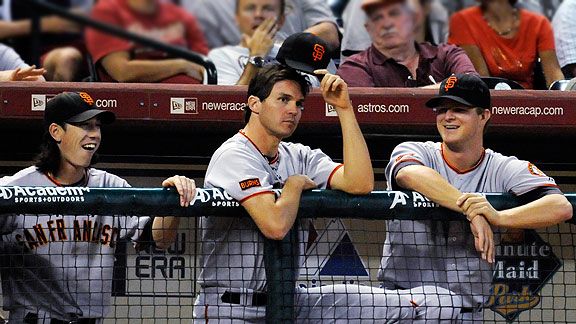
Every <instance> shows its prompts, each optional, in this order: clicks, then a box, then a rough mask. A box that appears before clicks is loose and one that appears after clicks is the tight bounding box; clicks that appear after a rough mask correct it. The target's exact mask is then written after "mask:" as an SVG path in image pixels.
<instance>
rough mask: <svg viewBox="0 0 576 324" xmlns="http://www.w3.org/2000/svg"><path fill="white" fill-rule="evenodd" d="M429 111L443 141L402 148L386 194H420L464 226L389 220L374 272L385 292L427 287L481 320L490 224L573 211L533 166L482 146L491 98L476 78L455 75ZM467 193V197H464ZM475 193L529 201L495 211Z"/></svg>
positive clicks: (517, 225)
mask: <svg viewBox="0 0 576 324" xmlns="http://www.w3.org/2000/svg"><path fill="white" fill-rule="evenodd" d="M426 105H427V106H428V107H430V108H433V109H434V111H435V112H436V127H437V128H438V132H439V133H440V136H441V137H442V142H441V143H435V142H424V143H423V142H405V143H402V144H400V145H398V146H397V147H396V148H395V149H394V151H393V152H392V156H391V157H390V163H389V164H388V166H387V167H386V175H387V179H388V188H389V189H394V190H398V189H408V190H414V191H418V192H420V193H422V194H424V195H425V196H426V197H428V198H429V199H430V200H432V201H434V202H436V203H438V204H440V205H441V206H443V207H446V208H449V209H451V210H454V211H457V212H461V213H463V214H465V215H466V218H465V217H463V218H462V220H461V221H404V220H402V221H401V220H391V221H389V222H388V226H387V228H386V229H387V235H386V241H385V243H384V252H383V258H382V262H381V269H380V272H379V279H380V280H382V281H383V282H384V284H385V286H388V287H400V288H411V287H415V286H420V285H426V284H431V283H434V284H438V285H439V286H441V287H444V288H448V289H449V290H451V291H453V292H455V293H457V294H459V295H461V296H462V299H463V302H464V308H463V311H462V313H463V314H462V317H463V319H471V320H481V319H482V308H481V306H482V303H483V302H484V298H485V296H487V295H488V293H489V289H490V282H491V280H492V270H491V266H490V264H491V263H493V262H494V255H495V250H494V240H493V233H492V230H491V228H490V225H489V224H488V223H490V224H492V225H493V226H496V227H503V228H514V229H522V228H539V227H545V226H550V225H553V224H557V223H559V222H562V221H565V220H567V219H569V218H570V217H572V207H571V205H570V203H569V202H568V200H567V199H566V198H565V197H564V196H563V195H562V192H561V191H560V190H559V189H558V187H557V186H556V183H555V182H554V179H552V178H551V177H548V176H546V175H545V174H544V173H543V172H542V171H540V170H539V169H538V168H536V166H534V165H533V164H532V163H530V162H528V161H522V160H518V159H517V158H516V157H508V156H504V155H502V154H500V153H496V152H494V151H492V150H490V149H486V148H484V146H483V134H484V130H485V128H486V125H487V123H488V121H489V120H490V116H491V112H490V107H491V106H490V92H489V90H488V87H487V86H486V85H485V84H484V82H483V81H482V80H481V79H480V78H478V77H477V76H474V75H469V74H459V75H453V76H450V77H449V78H447V79H446V80H444V81H443V82H442V83H441V85H440V90H439V95H438V96H436V97H434V98H432V99H430V100H429V101H428V102H427V103H426ZM466 192H472V193H466ZM477 192H503V193H511V194H514V195H516V196H519V197H521V198H522V199H523V200H524V201H526V202H527V203H526V204H525V205H523V206H520V207H517V208H512V209H508V210H501V211H496V210H494V208H493V207H492V206H491V205H490V203H489V202H488V201H487V200H486V198H485V197H483V196H481V195H479V194H475V193H477Z"/></svg>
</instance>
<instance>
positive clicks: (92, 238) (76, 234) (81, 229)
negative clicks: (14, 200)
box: [15, 219, 120, 250]
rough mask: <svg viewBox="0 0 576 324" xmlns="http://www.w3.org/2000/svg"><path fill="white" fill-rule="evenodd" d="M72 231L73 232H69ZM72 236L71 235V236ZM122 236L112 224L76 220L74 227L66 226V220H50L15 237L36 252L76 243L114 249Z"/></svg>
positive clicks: (21, 243) (26, 229)
mask: <svg viewBox="0 0 576 324" xmlns="http://www.w3.org/2000/svg"><path fill="white" fill-rule="evenodd" d="M69 230H71V231H72V232H71V233H70V232H68V231H69ZM70 234H71V235H70ZM118 235H120V230H119V229H118V228H117V227H113V226H112V225H110V224H106V223H101V222H98V221H92V220H74V221H73V223H72V225H70V224H69V223H68V224H66V221H65V220H64V219H54V220H52V219H51V220H49V221H47V222H46V223H42V224H36V225H34V226H32V228H25V229H24V230H23V231H22V233H18V234H16V235H15V239H16V241H17V242H18V244H20V245H22V246H24V247H26V248H28V249H30V250H35V249H37V248H39V247H42V246H44V245H47V244H49V243H52V242H62V241H70V240H72V241H75V242H89V243H96V244H102V245H106V246H109V247H110V248H114V247H115V246H116V241H117V240H118Z"/></svg>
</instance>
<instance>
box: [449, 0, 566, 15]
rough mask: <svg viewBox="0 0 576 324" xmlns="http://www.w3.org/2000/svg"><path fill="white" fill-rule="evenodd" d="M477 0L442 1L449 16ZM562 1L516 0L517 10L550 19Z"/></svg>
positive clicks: (472, 4)
mask: <svg viewBox="0 0 576 324" xmlns="http://www.w3.org/2000/svg"><path fill="white" fill-rule="evenodd" d="M477 2H478V0H442V3H443V4H444V6H445V7H446V9H448V12H449V14H453V13H454V12H456V11H460V10H462V9H464V8H468V7H471V6H474V5H476V4H477ZM561 2H562V0H518V3H517V6H518V8H522V9H526V10H530V11H532V12H535V13H539V14H541V15H544V16H546V17H548V18H549V19H551V18H552V16H553V15H554V12H556V8H558V6H559V5H560V3H561Z"/></svg>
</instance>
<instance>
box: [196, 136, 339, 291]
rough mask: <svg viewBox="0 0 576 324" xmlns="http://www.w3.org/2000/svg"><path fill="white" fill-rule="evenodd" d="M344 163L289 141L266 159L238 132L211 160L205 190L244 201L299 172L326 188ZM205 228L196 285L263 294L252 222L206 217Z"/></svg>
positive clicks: (278, 186) (260, 257)
mask: <svg viewBox="0 0 576 324" xmlns="http://www.w3.org/2000/svg"><path fill="white" fill-rule="evenodd" d="M340 165H341V164H338V163H335V162H333V161H332V160H331V159H330V158H329V157H328V156H327V155H326V154H324V153H323V152H322V151H321V150H318V149H316V150H313V149H311V148H310V147H308V146H304V145H301V144H294V143H286V142H281V143H280V145H279V147H278V156H277V157H276V158H275V159H274V160H272V161H268V159H267V158H266V157H265V156H264V155H262V153H261V152H260V151H259V150H258V148H257V147H256V146H255V145H254V144H253V143H252V142H251V141H250V139H248V138H247V137H246V136H245V135H244V134H242V133H238V134H236V135H234V136H233V137H231V138H230V139H228V140H227V141H226V142H224V144H222V145H221V146H220V148H218V150H216V152H215V153H214V155H213V156H212V159H211V160H210V164H209V165H208V170H207V172H206V177H205V180H204V187H205V188H221V189H224V190H225V191H226V192H227V193H228V194H229V195H230V196H232V197H233V198H234V199H236V200H238V201H240V202H243V201H245V200H247V199H250V198H251V197H253V196H255V195H259V194H274V191H273V189H281V188H282V187H283V186H284V183H285V182H286V180H287V179H288V177H290V176H292V175H296V174H303V175H307V176H308V177H310V178H311V179H312V180H313V181H314V182H315V183H316V184H317V186H318V188H326V187H327V186H328V184H329V179H330V176H331V175H332V174H333V172H334V171H335V170H337V168H338V167H339V166H340ZM201 228H202V255H201V264H202V271H201V272H200V277H199V279H198V282H199V283H200V284H201V285H202V286H204V287H231V288H247V289H253V290H264V287H265V285H266V274H265V269H264V258H263V255H264V253H263V249H264V244H263V240H262V234H260V231H259V230H258V227H257V226H256V225H255V224H254V221H252V219H250V218H249V217H243V216H242V217H238V218H226V217H203V218H202V220H201ZM299 232H300V235H301V241H300V242H306V240H304V237H303V236H305V232H306V231H305V230H304V229H302V230H301V231H299ZM302 248H303V247H302ZM302 251H303V250H302ZM300 255H303V253H300Z"/></svg>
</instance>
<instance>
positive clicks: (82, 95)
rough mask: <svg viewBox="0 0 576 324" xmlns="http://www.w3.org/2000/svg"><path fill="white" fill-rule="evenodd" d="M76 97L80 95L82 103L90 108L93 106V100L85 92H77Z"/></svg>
mask: <svg viewBox="0 0 576 324" xmlns="http://www.w3.org/2000/svg"><path fill="white" fill-rule="evenodd" d="M78 95H80V98H82V100H84V102H85V103H87V104H89V105H90V106H92V105H93V104H94V99H92V97H90V95H89V94H87V93H86V92H79V93H78Z"/></svg>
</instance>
